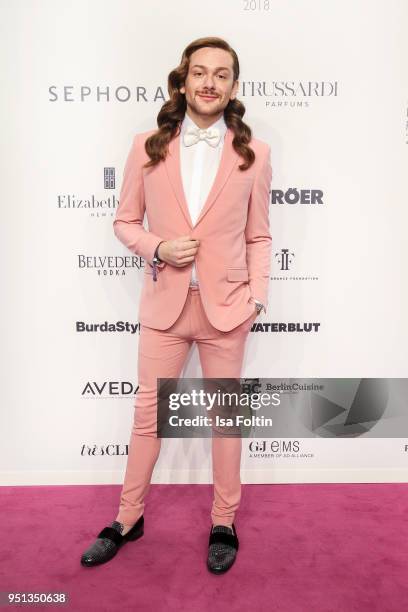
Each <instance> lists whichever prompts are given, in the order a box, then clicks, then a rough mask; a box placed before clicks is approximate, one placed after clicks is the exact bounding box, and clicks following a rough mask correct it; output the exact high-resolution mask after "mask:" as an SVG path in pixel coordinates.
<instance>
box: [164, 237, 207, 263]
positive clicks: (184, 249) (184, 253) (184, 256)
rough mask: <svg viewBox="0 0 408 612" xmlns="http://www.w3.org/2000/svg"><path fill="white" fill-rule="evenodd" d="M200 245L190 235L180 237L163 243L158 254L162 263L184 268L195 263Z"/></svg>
mask: <svg viewBox="0 0 408 612" xmlns="http://www.w3.org/2000/svg"><path fill="white" fill-rule="evenodd" d="M199 244H200V241H199V240H196V239H193V238H191V236H189V235H187V236H180V238H175V239H174V240H165V241H164V242H162V243H161V244H160V245H159V248H158V250H157V254H158V256H159V257H160V259H161V260H162V261H165V262H166V263H168V264H170V265H172V266H176V267H177V268H182V267H183V266H187V265H188V264H189V263H191V262H192V261H194V258H195V256H196V254H197V251H198V246H199Z"/></svg>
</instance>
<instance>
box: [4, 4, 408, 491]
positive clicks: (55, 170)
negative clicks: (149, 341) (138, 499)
mask: <svg viewBox="0 0 408 612" xmlns="http://www.w3.org/2000/svg"><path fill="white" fill-rule="evenodd" d="M1 7H2V36H1V43H0V44H1V50H2V54H1V57H2V64H3V65H2V75H3V78H2V91H3V94H2V97H1V105H2V109H1V117H2V136H3V138H2V164H1V165H2V169H3V172H4V176H3V180H2V192H3V193H2V209H3V223H2V226H1V227H2V238H1V248H2V249H3V256H2V261H3V270H4V272H3V274H4V278H3V289H4V292H3V313H2V314H3V316H2V325H3V339H4V340H3V343H2V346H3V363H2V373H3V377H4V379H3V384H2V389H3V394H2V408H1V425H2V428H1V436H2V439H1V480H2V482H3V483H5V484H45V483H53V484H60V483H61V484H62V483H111V482H114V483H120V482H122V480H123V474H124V469H125V464H126V456H125V453H126V445H127V443H128V441H129V436H130V428H131V424H132V419H133V401H134V397H133V395H132V394H129V393H128V391H129V389H132V390H134V389H136V387H137V362H136V358H137V344H138V337H139V331H138V323H139V322H138V320H137V314H138V300H139V293H140V288H141V282H142V277H143V270H142V264H143V262H141V261H140V258H138V257H134V258H133V259H132V257H131V253H130V251H127V250H126V249H125V247H124V246H123V245H122V244H121V243H120V242H119V241H118V240H117V239H116V238H115V236H114V234H113V230H112V222H113V218H114V213H115V206H116V205H117V201H118V197H119V191H120V186H121V180H122V173H123V168H124V163H125V160H126V156H127V154H128V151H129V149H130V145H131V142H132V139H133V135H134V134H135V133H136V132H139V131H145V130H148V129H151V128H154V127H155V126H156V116H157V113H158V111H159V109H160V107H161V105H162V103H163V101H164V100H165V99H166V98H167V75H168V73H169V72H170V70H172V69H173V68H174V67H175V66H176V65H177V64H178V63H179V61H180V58H181V52H182V50H183V49H184V47H185V46H186V45H187V44H188V43H189V42H191V41H192V40H194V39H195V38H198V37H201V36H208V35H210V36H220V37H222V38H225V39H226V40H227V41H228V42H229V43H230V44H231V45H232V47H234V49H235V50H236V51H237V53H238V56H239V59H240V64H241V78H240V81H241V87H240V96H239V97H240V99H241V100H242V102H243V103H244V104H245V106H246V109H247V113H246V115H245V117H244V120H245V121H246V122H247V123H248V124H249V125H250V126H251V128H252V129H253V133H254V135H255V136H257V137H259V138H261V139H263V140H265V141H266V142H268V143H269V144H270V145H271V148H272V164H273V181H272V186H271V187H272V189H273V190H282V191H283V192H287V190H289V189H297V190H299V191H300V190H301V189H303V190H307V191H310V190H312V189H315V190H316V189H317V190H321V191H322V192H323V196H322V202H323V203H322V204H300V203H298V204H290V203H283V204H274V203H272V202H271V207H270V212H271V214H270V219H271V233H272V239H273V244H272V246H273V253H272V257H273V261H272V275H271V282H270V298H269V307H268V313H267V314H266V315H262V317H261V319H260V321H261V322H264V323H268V322H269V323H273V322H278V323H297V324H299V331H296V332H285V331H281V332H274V331H271V330H270V329H268V328H267V327H266V326H265V327H263V326H262V325H261V326H258V329H257V330H256V331H253V332H252V333H251V334H250V338H249V340H248V344H247V350H246V357H245V364H244V369H243V372H242V376H257V377H273V378H279V377H292V378H293V377H332V378H335V377H402V378H403V377H406V376H407V373H408V365H407V364H408V359H407V357H408V355H407V346H408V343H407V340H408V338H407V331H408V326H407V318H406V314H404V313H406V312H408V299H407V298H408V291H407V273H406V266H407V263H408V255H407V248H406V232H407V229H406V228H407V221H408V214H407V204H408V202H407V195H406V194H407V164H406V162H407V142H408V112H407V111H408V71H407V62H406V58H407V52H408V48H407V47H408V44H407V38H406V26H407V21H408V19H407V18H408V4H407V2H406V1H405V0H387V1H385V0H330V1H327V0H287V1H282V0H270V1H269V2H262V1H259V2H252V3H249V2H247V1H243V2H241V1H232V0H224V1H223V2H222V3H219V2H215V1H214V0H208V1H207V2H206V3H203V2H194V1H190V2H187V1H185V2H182V1H180V0H174V1H173V2H172V3H165V2H162V1H157V0H153V1H152V0H145V1H130V0H127V1H125V0H122V1H116V2H115V3H113V4H112V2H107V1H106V0H94V1H90V0H87V1H84V0H71V1H70V2H64V1H62V0H59V1H55V0H49V1H46V0H37V1H30V0H17V1H13V2H9V1H6V0H3V1H2V2H1ZM302 88H303V90H304V91H302ZM309 88H310V90H311V91H310V92H309V91H308V90H309ZM272 195H273V193H272ZM98 203H99V205H98ZM284 249H285V250H286V249H287V250H288V252H289V257H288V258H287V257H286V256H285V253H286V251H283V250H284ZM116 257H119V260H115V258H116ZM124 257H127V258H128V259H127V260H126V263H127V266H128V267H125V265H124V261H125V260H124V259H123V258H124ZM86 258H89V259H86ZM84 260H86V262H87V265H86V266H82V262H83V261H84ZM286 264H287V265H286ZM104 322H108V324H109V325H111V326H112V327H111V328H110V330H109V331H103V329H102V330H101V329H98V328H96V327H95V326H98V325H100V324H103V323H104ZM118 322H124V323H128V324H129V326H132V325H133V326H135V327H136V330H134V329H133V331H132V328H131V327H130V329H125V330H124V331H121V329H120V328H119V329H118V327H116V325H117V323H118ZM81 323H84V324H87V325H88V326H94V327H93V329H94V331H89V330H90V329H91V328H88V331H79V329H78V327H77V325H78V324H81ZM309 323H315V324H317V325H315V326H314V329H313V331H311V332H305V331H300V330H301V329H302V326H303V325H306V324H309ZM184 375H185V376H191V377H195V376H200V375H201V370H200V365H199V359H198V353H197V349H196V348H194V350H193V351H192V352H191V353H190V356H189V359H188V362H187V364H186V367H185V370H184ZM128 383H129V384H128ZM403 433H404V432H401V435H403ZM405 441H406V440H405V438H393V439H389V440H386V439H381V438H370V439H368V438H366V439H363V438H354V439H319V438H315V439H303V440H299V441H298V444H299V446H298V448H299V452H298V456H296V457H291V456H290V457H280V458H276V457H275V458H257V459H255V458H253V457H251V455H250V451H249V448H248V445H249V440H244V441H243V459H242V479H243V482H265V483H268V482H334V481H364V482H367V481H374V482H375V481H377V480H378V481H381V482H384V481H392V480H397V481H398V480H401V481H403V480H406V479H407V476H408V474H407V469H406V449H405V446H404V444H405ZM210 443H211V441H210V440H209V439H205V440H163V442H162V452H161V455H160V458H159V461H158V463H157V465H156V469H155V473H154V479H153V482H211V481H212V480H211V462H210V452H209V449H210V446H209V445H210ZM93 449H95V453H93Z"/></svg>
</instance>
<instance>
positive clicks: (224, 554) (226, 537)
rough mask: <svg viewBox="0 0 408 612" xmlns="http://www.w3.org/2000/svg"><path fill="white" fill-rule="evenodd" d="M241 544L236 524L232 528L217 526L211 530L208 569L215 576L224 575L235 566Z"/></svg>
mask: <svg viewBox="0 0 408 612" xmlns="http://www.w3.org/2000/svg"><path fill="white" fill-rule="evenodd" d="M238 548H239V542H238V537H237V532H236V530H235V525H234V523H233V524H232V532H231V528H229V527H227V526H225V525H215V526H213V527H212V528H211V532H210V537H209V540H208V558H207V567H208V569H209V570H210V572H212V573H213V574H223V573H224V572H226V571H227V570H229V569H230V567H231V566H232V565H233V563H234V561H235V559H236V556H237V551H238Z"/></svg>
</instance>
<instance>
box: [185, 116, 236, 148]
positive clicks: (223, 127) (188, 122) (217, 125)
mask: <svg viewBox="0 0 408 612" xmlns="http://www.w3.org/2000/svg"><path fill="white" fill-rule="evenodd" d="M189 126H194V127H197V128H198V125H197V124H196V123H195V122H194V121H193V120H192V119H191V117H190V115H188V114H187V113H185V114H184V119H183V120H182V122H181V134H183V133H184V131H185V130H186V129H187V127H189ZM208 127H212V128H218V129H219V130H220V134H221V139H220V143H221V142H222V141H223V139H224V137H225V133H226V131H227V124H226V123H225V119H224V114H222V115H221V117H220V118H219V119H217V121H215V122H214V123H212V124H211V125H209V126H208Z"/></svg>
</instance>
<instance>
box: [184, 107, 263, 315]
mask: <svg viewBox="0 0 408 612" xmlns="http://www.w3.org/2000/svg"><path fill="white" fill-rule="evenodd" d="M190 126H193V127H197V128H198V127H199V126H198V125H197V124H196V123H195V122H194V121H193V120H192V119H191V117H190V116H189V115H188V114H187V113H185V115H184V118H183V121H182V123H181V131H180V170H181V179H182V183H183V189H184V194H185V196H186V200H187V205H188V210H189V213H190V217H191V220H192V223H193V226H194V225H195V224H196V222H197V219H198V216H199V214H200V211H201V209H202V207H203V206H204V203H205V201H206V199H207V196H208V194H209V192H210V189H211V187H212V185H213V182H214V180H215V177H216V174H217V171H218V167H219V165H220V160H221V155H222V149H223V146H224V139H225V134H226V131H227V124H226V123H225V119H224V115H221V117H220V118H219V119H217V121H215V122H214V123H212V124H211V126H208V127H212V128H218V129H219V130H220V134H221V138H220V141H219V143H218V145H217V146H216V147H212V146H211V145H210V144H209V143H208V142H207V141H206V140H199V141H198V142H196V143H195V144H193V145H190V146H189V147H187V146H186V145H185V144H184V142H183V135H184V132H185V130H186V129H187V128H188V127H190ZM199 248H200V247H199ZM190 285H198V279H197V275H196V265H195V262H194V261H193V265H192V269H191V278H190ZM254 301H255V302H256V303H257V304H261V302H259V300H257V299H254Z"/></svg>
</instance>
